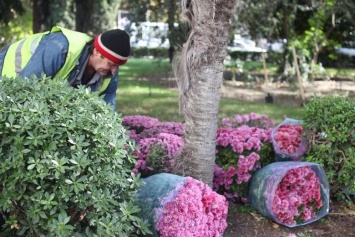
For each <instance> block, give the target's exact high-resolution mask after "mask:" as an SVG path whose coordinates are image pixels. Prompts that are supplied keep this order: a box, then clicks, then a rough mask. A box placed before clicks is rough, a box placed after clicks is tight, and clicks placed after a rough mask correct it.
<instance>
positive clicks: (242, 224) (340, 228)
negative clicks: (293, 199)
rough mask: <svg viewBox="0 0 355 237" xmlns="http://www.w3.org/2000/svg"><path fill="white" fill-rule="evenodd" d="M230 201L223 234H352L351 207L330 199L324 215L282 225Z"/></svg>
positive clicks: (235, 236) (311, 236) (335, 236)
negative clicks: (303, 223)
mask: <svg viewBox="0 0 355 237" xmlns="http://www.w3.org/2000/svg"><path fill="white" fill-rule="evenodd" d="M233 205H235V204H230V207H229V212H228V219H227V221H228V227H227V229H226V230H225V232H224V235H223V236H224V237H252V236H253V237H254V236H255V237H287V236H288V235H290V234H295V235H296V236H297V237H302V236H303V237H354V236H355V229H354V226H355V207H349V206H345V205H342V204H340V203H339V202H336V201H332V202H331V203H330V208H329V209H330V210H329V213H328V215H326V216H325V217H323V218H321V219H319V220H317V221H315V222H312V223H310V224H308V225H304V226H299V227H293V228H289V227H285V226H283V225H279V224H276V223H275V222H273V221H271V220H268V219H266V218H264V217H263V216H261V215H259V214H258V213H256V212H249V213H243V212H242V211H241V210H242V208H240V207H238V206H234V207H233Z"/></svg>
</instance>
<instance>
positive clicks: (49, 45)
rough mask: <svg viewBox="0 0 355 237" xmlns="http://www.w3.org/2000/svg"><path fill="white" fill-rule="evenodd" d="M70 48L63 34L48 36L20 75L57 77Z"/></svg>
mask: <svg viewBox="0 0 355 237" xmlns="http://www.w3.org/2000/svg"><path fill="white" fill-rule="evenodd" d="M68 46H69V43H68V40H67V39H66V38H65V36H64V35H63V34H62V33H52V34H49V35H47V36H46V37H44V38H43V39H42V40H41V42H40V43H39V45H38V47H37V48H36V51H35V52H34V53H33V55H32V56H31V58H30V60H29V61H28V63H27V64H26V66H25V67H24V68H23V70H22V71H21V72H20V74H19V75H20V76H22V77H27V78H32V77H33V76H35V77H36V78H38V77H40V76H41V74H42V73H44V74H45V75H46V76H49V77H53V76H55V75H56V74H57V73H58V71H59V70H60V69H61V68H62V66H63V65H64V63H65V60H66V55H67V52H68Z"/></svg>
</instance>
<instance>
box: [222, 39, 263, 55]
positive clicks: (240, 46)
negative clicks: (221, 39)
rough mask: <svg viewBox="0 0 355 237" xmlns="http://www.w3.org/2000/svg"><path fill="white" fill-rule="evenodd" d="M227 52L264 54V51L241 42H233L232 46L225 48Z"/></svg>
mask: <svg viewBox="0 0 355 237" xmlns="http://www.w3.org/2000/svg"><path fill="white" fill-rule="evenodd" d="M227 49H228V51H231V52H233V51H240V52H256V53H265V52H266V49H263V48H260V47H256V46H255V45H252V44H248V43H246V42H245V41H243V40H234V42H233V45H231V46H228V47H227Z"/></svg>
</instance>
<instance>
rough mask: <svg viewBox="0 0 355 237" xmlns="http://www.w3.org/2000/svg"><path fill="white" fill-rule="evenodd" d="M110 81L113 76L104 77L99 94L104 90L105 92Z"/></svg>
mask: <svg viewBox="0 0 355 237" xmlns="http://www.w3.org/2000/svg"><path fill="white" fill-rule="evenodd" d="M110 82H111V78H109V77H108V78H104V79H103V81H102V84H101V86H100V88H99V94H100V95H101V93H102V92H104V91H105V90H106V89H107V87H108V84H110Z"/></svg>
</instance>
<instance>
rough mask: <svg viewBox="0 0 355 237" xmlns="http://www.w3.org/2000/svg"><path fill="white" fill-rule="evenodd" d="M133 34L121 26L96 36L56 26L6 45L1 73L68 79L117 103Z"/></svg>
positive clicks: (111, 103) (1, 62)
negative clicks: (122, 68) (119, 71)
mask: <svg viewBox="0 0 355 237" xmlns="http://www.w3.org/2000/svg"><path fill="white" fill-rule="evenodd" d="M130 48H131V47H130V39H129V35H128V34H127V33H126V32H125V31H123V30H120V29H114V30H109V31H106V32H104V33H102V34H100V35H98V36H97V37H95V38H93V37H91V36H89V35H87V34H84V33H80V32H76V31H72V30H68V29H65V28H62V27H58V26H54V27H53V28H52V29H51V30H50V31H48V32H44V33H38V34H34V35H32V36H29V37H27V38H25V39H23V40H21V41H18V42H16V43H13V44H11V45H8V46H6V47H5V48H3V49H2V50H1V51H0V76H6V77H18V76H20V77H25V78H33V77H36V78H38V77H41V75H42V74H43V73H44V74H45V75H46V76H49V77H52V78H62V79H66V80H67V81H68V83H69V84H70V85H72V86H74V87H76V86H78V85H85V86H86V87H90V88H91V91H98V92H99V94H100V95H103V99H104V100H105V101H106V103H108V104H110V105H112V106H113V108H114V109H115V106H116V90H117V86H118V68H119V66H121V65H123V64H125V63H126V62H127V60H128V56H129V54H130Z"/></svg>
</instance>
